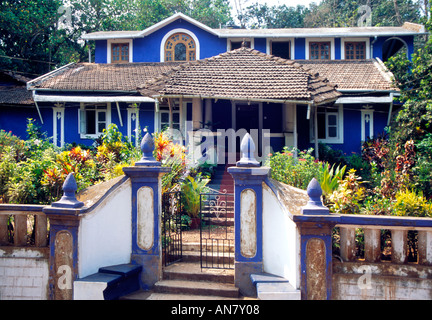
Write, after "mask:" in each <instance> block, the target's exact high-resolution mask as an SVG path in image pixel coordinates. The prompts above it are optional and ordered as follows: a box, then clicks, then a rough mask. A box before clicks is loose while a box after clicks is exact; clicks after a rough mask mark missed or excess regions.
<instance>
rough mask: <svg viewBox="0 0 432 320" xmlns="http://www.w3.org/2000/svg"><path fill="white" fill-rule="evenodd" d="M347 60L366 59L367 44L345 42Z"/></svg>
mask: <svg viewBox="0 0 432 320" xmlns="http://www.w3.org/2000/svg"><path fill="white" fill-rule="evenodd" d="M345 59H347V60H361V59H366V42H364V41H362V42H345Z"/></svg>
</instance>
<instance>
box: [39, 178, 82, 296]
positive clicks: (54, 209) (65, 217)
mask: <svg viewBox="0 0 432 320" xmlns="http://www.w3.org/2000/svg"><path fill="white" fill-rule="evenodd" d="M77 189H78V187H77V184H76V181H75V178H74V176H73V174H72V173H70V174H69V175H68V176H67V178H66V180H65V182H64V184H63V192H64V194H63V197H62V198H61V199H60V200H59V201H57V202H54V203H52V204H51V206H47V207H44V208H43V212H44V213H45V214H46V216H47V217H48V218H49V222H50V270H49V274H50V275H49V299H51V300H72V299H73V282H74V281H75V280H76V279H77V278H78V231H79V226H80V219H81V218H80V217H81V215H80V214H81V213H82V212H83V210H84V209H86V208H84V203H82V202H80V201H78V200H77V199H76V197H75V193H76V191H77Z"/></svg>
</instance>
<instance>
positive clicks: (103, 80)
mask: <svg viewBox="0 0 432 320" xmlns="http://www.w3.org/2000/svg"><path fill="white" fill-rule="evenodd" d="M176 65H178V63H126V64H97V63H74V64H70V65H68V66H65V67H63V68H61V70H60V69H59V70H58V72H54V73H52V74H51V75H50V74H47V75H45V76H42V77H40V78H38V79H35V80H34V81H31V82H30V84H31V85H32V86H34V88H35V89H38V88H49V89H53V90H76V91H85V90H89V91H102V90H107V91H136V88H137V87H138V86H139V85H140V84H142V83H144V82H146V81H147V80H149V79H152V78H153V77H155V76H157V75H160V74H161V73H163V72H167V71H168V70H170V69H171V68H172V67H173V66H176Z"/></svg>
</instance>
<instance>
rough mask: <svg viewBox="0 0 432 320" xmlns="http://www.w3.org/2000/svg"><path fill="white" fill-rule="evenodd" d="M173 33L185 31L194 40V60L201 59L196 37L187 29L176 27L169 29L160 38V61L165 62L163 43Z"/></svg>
mask: <svg viewBox="0 0 432 320" xmlns="http://www.w3.org/2000/svg"><path fill="white" fill-rule="evenodd" d="M175 33H186V34H187V35H189V36H191V37H192V39H193V40H194V41H195V47H196V48H195V58H196V60H200V59H201V55H200V51H201V50H200V42H199V40H198V37H197V36H196V35H195V33H193V32H192V31H190V30H188V29H183V28H177V29H173V30H171V31H169V32H168V33H166V34H165V36H164V37H163V38H162V41H161V43H160V62H165V43H166V42H167V40H168V38H169V37H171V36H172V35H173V34H175Z"/></svg>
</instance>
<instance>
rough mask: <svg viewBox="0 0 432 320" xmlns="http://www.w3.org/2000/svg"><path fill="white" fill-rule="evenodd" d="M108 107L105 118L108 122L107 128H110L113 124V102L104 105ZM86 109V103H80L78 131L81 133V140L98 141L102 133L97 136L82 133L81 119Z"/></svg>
mask: <svg viewBox="0 0 432 320" xmlns="http://www.w3.org/2000/svg"><path fill="white" fill-rule="evenodd" d="M104 104H105V105H106V118H105V122H106V128H108V126H109V125H110V124H111V102H107V103H104ZM93 105H97V103H94V104H93ZM85 107H86V103H83V102H81V103H80V108H79V110H78V131H79V133H80V138H81V139H96V138H98V137H99V136H100V135H101V133H102V132H97V133H95V134H87V133H81V130H80V129H81V118H80V114H81V112H82V111H85ZM96 119H97V114H96ZM97 130H98V128H97V125H96V131H97Z"/></svg>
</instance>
